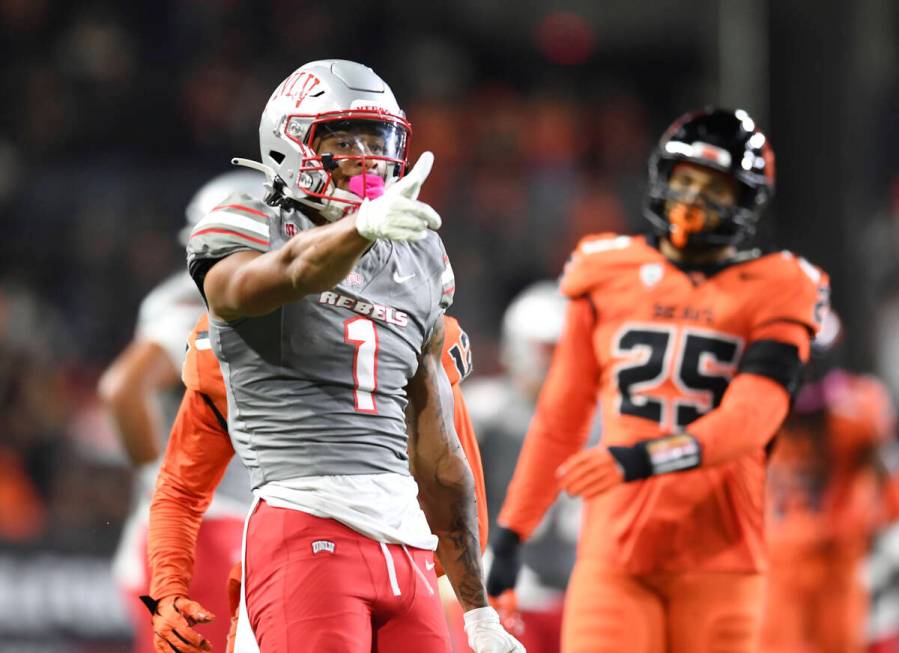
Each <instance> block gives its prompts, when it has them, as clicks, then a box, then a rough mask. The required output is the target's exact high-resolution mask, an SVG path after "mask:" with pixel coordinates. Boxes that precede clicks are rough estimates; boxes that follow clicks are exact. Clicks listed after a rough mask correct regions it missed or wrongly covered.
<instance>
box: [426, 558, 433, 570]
mask: <svg viewBox="0 0 899 653" xmlns="http://www.w3.org/2000/svg"><path fill="white" fill-rule="evenodd" d="M434 564H435V563H433V562H431V561H430V560H425V569H427V570H428V571H431V570H432V569H433V568H434Z"/></svg>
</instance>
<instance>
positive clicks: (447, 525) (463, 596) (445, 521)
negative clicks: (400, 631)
mask: <svg viewBox="0 0 899 653" xmlns="http://www.w3.org/2000/svg"><path fill="white" fill-rule="evenodd" d="M443 339H444V333H443V323H442V320H441V321H440V322H439V323H438V325H437V327H435V330H434V333H433V334H432V337H431V341H430V342H429V343H428V347H427V351H426V353H425V354H424V356H423V357H422V359H423V360H422V361H421V366H420V368H419V372H420V375H418V374H417V375H416V377H417V379H416V381H415V382H414V383H413V387H410V390H411V392H410V399H411V401H410V404H411V403H414V404H415V407H414V409H413V411H412V412H411V420H410V421H411V422H413V423H410V436H412V437H411V438H410V442H412V441H414V442H415V444H414V445H413V446H414V448H415V449H416V452H415V455H413V456H410V459H413V458H414V463H413V470H414V471H413V474H414V475H415V478H416V480H417V481H418V484H419V487H420V490H421V493H420V497H421V503H422V508H423V509H424V511H425V514H426V516H427V518H428V522H429V523H430V525H431V529H432V530H433V531H434V532H435V533H436V535H437V536H438V539H439V543H438V545H437V555H438V557H439V558H440V562H441V563H442V564H443V568H444V569H445V570H446V573H447V576H448V577H449V579H450V581H451V582H452V585H453V588H454V589H455V591H456V594H457V596H458V598H459V601H460V603H461V604H462V606H463V608H464V609H466V610H468V609H471V608H475V607H481V606H485V605H487V601H486V593H485V591H484V585H483V577H482V569H481V549H480V546H479V541H478V518H477V504H476V500H475V495H474V481H473V479H472V475H471V471H470V469H469V468H468V463H467V461H466V460H465V454H464V452H463V451H462V446H461V445H460V444H459V439H458V436H457V435H456V433H455V428H454V427H453V396H452V390H451V387H450V385H449V381H448V379H447V378H446V376H445V374H444V373H443V369H442V365H441V358H440V357H441V354H442V350H443Z"/></svg>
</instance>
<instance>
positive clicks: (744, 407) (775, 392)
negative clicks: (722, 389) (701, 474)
mask: <svg viewBox="0 0 899 653" xmlns="http://www.w3.org/2000/svg"><path fill="white" fill-rule="evenodd" d="M789 409H790V396H789V394H788V393H787V391H786V389H784V387H783V386H782V385H780V384H779V383H777V382H775V381H773V380H771V379H769V378H766V377H763V376H757V375H755V374H740V375H738V376H736V377H735V378H734V380H733V381H732V382H731V384H730V387H729V388H728V390H727V392H726V393H725V394H724V398H723V399H722V401H721V405H720V406H718V408H716V409H715V410H713V411H711V412H710V413H708V414H707V415H705V416H703V417H701V418H700V419H698V420H696V421H695V422H693V423H692V424H690V425H689V426H688V427H687V429H686V430H687V432H688V433H689V434H690V435H692V436H693V437H695V438H696V439H697V440H698V441H699V444H700V447H701V448H702V464H703V465H704V466H706V465H721V464H723V463H726V462H729V461H731V460H734V459H735V458H738V457H740V456H742V455H745V454H747V453H751V452H753V451H758V450H759V449H761V448H763V447H765V446H766V445H767V444H768V442H770V441H771V438H772V437H774V435H775V434H776V433H777V430H778V429H779V428H780V426H781V424H783V421H784V419H785V418H786V416H787V413H788V412H789Z"/></svg>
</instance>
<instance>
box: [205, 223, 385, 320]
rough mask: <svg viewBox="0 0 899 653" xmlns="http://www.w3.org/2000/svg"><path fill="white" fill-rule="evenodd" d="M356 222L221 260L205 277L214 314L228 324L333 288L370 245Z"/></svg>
mask: <svg viewBox="0 0 899 653" xmlns="http://www.w3.org/2000/svg"><path fill="white" fill-rule="evenodd" d="M355 224H356V223H355V216H350V217H347V218H344V219H342V220H338V221H337V222H334V223H331V224H327V225H323V226H320V227H315V228H313V229H307V230H305V231H302V232H300V233H299V234H297V235H296V236H294V237H293V238H292V239H290V240H289V241H288V242H287V243H286V244H285V245H284V246H283V247H281V248H279V249H277V250H275V251H272V252H267V253H265V254H259V253H258V252H238V253H235V254H232V255H230V256H228V257H226V258H224V259H222V260H221V261H219V262H218V263H216V264H215V265H214V266H213V267H212V268H211V269H210V270H209V272H208V273H207V275H206V277H205V279H204V290H205V292H206V299H207V301H208V302H209V307H210V309H211V310H212V313H214V314H215V315H216V316H217V317H219V318H221V319H224V320H236V319H238V318H241V317H256V316H261V315H267V314H268V313H271V312H272V311H274V310H276V309H278V308H279V307H281V306H283V305H284V304H288V303H290V302H295V301H297V300H299V299H302V298H303V297H305V296H306V295H309V294H312V293H316V292H321V291H323V290H328V289H331V288H333V287H334V286H336V285H337V284H338V283H340V281H342V280H343V279H344V278H345V277H346V276H347V275H348V274H349V273H350V271H351V270H352V269H353V266H354V265H355V263H356V261H357V260H358V259H359V257H360V256H361V255H362V254H363V253H364V252H365V250H366V249H367V248H368V247H369V246H370V245H371V241H370V240H368V239H366V238H363V237H362V236H360V235H359V233H358V232H357V231H356V226H355Z"/></svg>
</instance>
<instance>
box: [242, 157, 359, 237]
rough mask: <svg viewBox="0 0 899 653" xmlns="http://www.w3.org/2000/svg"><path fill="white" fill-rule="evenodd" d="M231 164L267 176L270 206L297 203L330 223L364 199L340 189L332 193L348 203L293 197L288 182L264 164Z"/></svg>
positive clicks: (328, 199)
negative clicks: (288, 192)
mask: <svg viewBox="0 0 899 653" xmlns="http://www.w3.org/2000/svg"><path fill="white" fill-rule="evenodd" d="M231 164H232V165H236V166H243V167H245V168H250V169H252V170H258V171H259V172H261V173H262V174H264V175H265V179H266V181H265V184H264V187H265V190H266V193H265V197H264V198H263V201H264V202H265V203H266V204H268V205H269V206H284V207H285V208H287V207H289V205H290V203H292V202H295V203H297V204H302V205H303V206H308V207H309V208H311V209H314V210H315V211H317V212H318V213H319V215H321V216H322V217H323V218H324V219H325V220H327V221H329V222H335V221H337V220H339V219H340V218H342V217H344V216H345V215H347V214H348V213H350V212H351V211H353V210H355V209H356V208H358V204H359V202H361V199H362V198H360V197H359V196H358V195H356V194H355V193H351V192H349V191H345V190H341V189H339V188H335V189H334V192H333V193H332V194H333V196H335V197H337V198H338V199H341V200H348V201H346V202H341V201H337V202H334V201H332V199H331V198H327V199H325V200H324V201H321V202H318V201H313V200H310V199H308V198H306V197H291V196H290V195H288V194H287V193H285V192H284V189H285V188H286V187H287V182H285V181H284V180H283V179H282V178H281V177H280V175H278V174H277V173H276V172H275V171H274V170H273V169H272V168H271V167H269V166H267V165H265V164H264V163H260V162H259V161H253V160H252V159H243V158H240V157H234V158H232V159H231Z"/></svg>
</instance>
